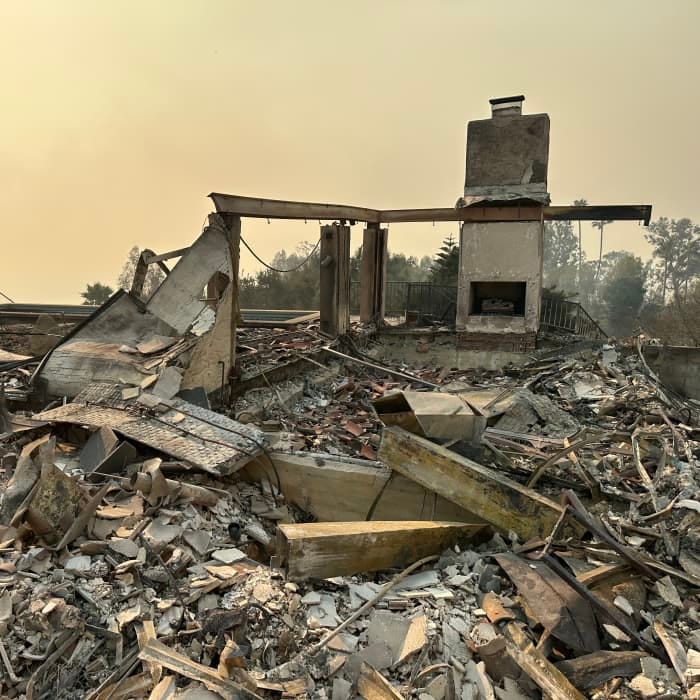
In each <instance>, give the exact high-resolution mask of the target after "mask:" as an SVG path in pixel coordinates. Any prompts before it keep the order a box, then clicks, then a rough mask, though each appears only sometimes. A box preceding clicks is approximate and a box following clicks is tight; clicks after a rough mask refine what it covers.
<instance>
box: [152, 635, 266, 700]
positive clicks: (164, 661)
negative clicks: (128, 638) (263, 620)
mask: <svg viewBox="0 0 700 700" xmlns="http://www.w3.org/2000/svg"><path fill="white" fill-rule="evenodd" d="M139 659H141V661H147V662H149V663H151V664H159V665H160V666H162V667H163V668H167V669H169V670H170V671H172V672H173V673H179V674H180V675H181V676H185V677H186V678H191V679H192V680H194V681H199V682H200V683H203V684H204V685H205V686H206V687H207V688H209V690H212V691H214V692H215V693H219V695H222V696H223V697H225V698H229V697H230V698H241V700H262V698H261V697H260V696H259V695H258V694H257V693H254V692H253V691H252V690H248V688H245V687H244V686H242V685H240V684H239V683H234V681H231V680H227V679H224V678H221V676H219V674H218V673H217V672H216V671H215V670H214V669H213V668H210V667H209V666H203V665H202V664H198V663H197V662H196V661H192V659H190V658H189V657H187V656H185V655H184V654H180V653H179V652H177V651H173V650H172V649H170V648H168V647H166V646H165V644H162V643H161V642H159V641H158V640H156V639H150V640H149V641H148V643H147V644H146V645H145V646H144V647H143V649H141V651H140V652H139Z"/></svg>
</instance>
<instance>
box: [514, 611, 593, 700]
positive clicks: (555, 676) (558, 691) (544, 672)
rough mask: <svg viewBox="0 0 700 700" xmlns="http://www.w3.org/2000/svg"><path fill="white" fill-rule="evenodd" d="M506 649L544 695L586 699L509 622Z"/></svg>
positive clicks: (557, 698)
mask: <svg viewBox="0 0 700 700" xmlns="http://www.w3.org/2000/svg"><path fill="white" fill-rule="evenodd" d="M504 636H505V638H506V650H507V652H508V654H509V656H510V657H511V658H512V659H513V661H515V663H516V664H518V666H520V668H521V669H522V670H523V671H524V672H525V673H526V674H527V675H528V676H530V678H531V679H532V680H533V681H534V682H535V683H537V685H538V686H539V687H540V688H541V689H542V695H543V696H546V697H549V698H552V700H584V696H583V694H581V693H580V692H579V691H578V690H577V689H576V688H575V687H574V686H573V685H572V684H571V683H570V682H569V680H568V679H567V677H566V676H565V675H564V674H563V673H562V672H561V671H560V670H559V669H557V668H556V667H555V666H553V665H552V664H551V663H550V662H549V661H548V660H547V659H546V658H545V657H544V655H543V654H542V652H540V651H539V650H538V649H536V648H535V645H534V644H533V643H532V642H531V641H530V639H529V638H528V637H527V636H526V634H525V633H524V632H523V631H522V629H521V628H520V627H519V626H518V625H517V624H516V623H514V622H509V623H508V625H507V626H506V628H505V630H504Z"/></svg>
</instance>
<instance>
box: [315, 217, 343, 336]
mask: <svg viewBox="0 0 700 700" xmlns="http://www.w3.org/2000/svg"><path fill="white" fill-rule="evenodd" d="M320 256H321V270H320V297H321V298H320V316H321V319H320V321H321V322H320V326H321V328H320V329H321V333H323V334H324V335H327V336H329V337H331V338H335V337H337V336H339V335H344V334H345V333H346V332H347V330H348V328H349V326H350V227H349V226H341V225H340V224H331V225H329V226H321V251H320Z"/></svg>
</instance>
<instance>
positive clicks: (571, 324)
mask: <svg viewBox="0 0 700 700" xmlns="http://www.w3.org/2000/svg"><path fill="white" fill-rule="evenodd" d="M540 327H547V328H556V329H558V330H564V331H569V332H571V333H575V334H576V335H580V336H583V337H584V338H591V339H593V340H605V339H606V338H607V337H608V334H607V333H606V332H605V331H604V330H603V329H602V328H601V327H600V326H599V325H598V323H597V322H596V321H595V319H593V318H591V316H590V314H589V313H588V312H587V311H586V310H585V309H584V308H583V307H582V306H581V304H579V303H577V302H575V301H567V300H564V299H552V298H549V297H544V298H543V299H542V308H541V310H540Z"/></svg>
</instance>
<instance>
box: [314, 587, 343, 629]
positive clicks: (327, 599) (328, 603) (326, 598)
mask: <svg viewBox="0 0 700 700" xmlns="http://www.w3.org/2000/svg"><path fill="white" fill-rule="evenodd" d="M309 616H311V617H315V618H316V619H317V620H318V621H319V624H320V626H321V627H336V626H337V625H339V624H340V618H339V617H338V611H337V610H336V608H335V598H333V596H330V595H327V594H322V595H321V601H320V602H319V604H318V605H314V606H312V607H311V608H309Z"/></svg>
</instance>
